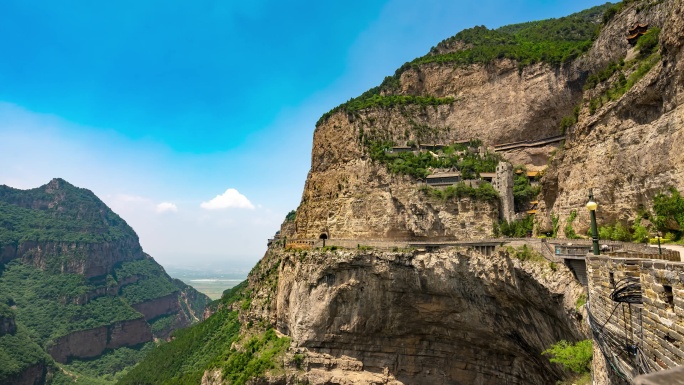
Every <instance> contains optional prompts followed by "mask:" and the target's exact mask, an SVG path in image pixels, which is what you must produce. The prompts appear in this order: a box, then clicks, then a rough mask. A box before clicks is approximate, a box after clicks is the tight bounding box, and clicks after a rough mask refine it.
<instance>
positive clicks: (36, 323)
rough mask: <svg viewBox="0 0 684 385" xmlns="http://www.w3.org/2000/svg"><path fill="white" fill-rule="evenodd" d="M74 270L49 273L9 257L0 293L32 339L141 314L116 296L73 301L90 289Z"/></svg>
mask: <svg viewBox="0 0 684 385" xmlns="http://www.w3.org/2000/svg"><path fill="white" fill-rule="evenodd" d="M91 288H92V287H90V286H89V285H88V284H87V282H86V280H85V278H84V277H83V276H82V275H78V274H50V273H46V272H44V271H41V270H39V269H37V268H35V267H33V266H28V265H24V264H22V263H21V262H19V261H12V262H10V263H8V264H7V265H6V266H5V270H4V271H3V272H2V275H0V293H3V294H5V295H8V296H10V297H11V299H12V300H13V301H14V302H15V303H16V306H17V309H16V314H17V316H16V318H17V321H18V322H20V323H21V324H22V325H24V326H26V328H27V329H28V332H27V333H28V334H29V335H30V336H31V337H32V338H34V340H35V341H37V342H38V343H40V344H41V345H43V346H45V345H47V344H48V343H49V341H51V340H54V339H55V338H58V337H61V336H64V335H66V334H69V333H71V332H74V331H78V330H86V329H92V328H95V327H98V326H104V325H109V324H111V323H114V322H118V321H125V320H131V319H136V318H140V317H142V315H141V314H140V313H138V312H137V311H135V310H133V309H132V308H131V307H130V306H129V305H128V304H126V303H125V302H124V301H123V300H122V299H121V298H119V297H100V298H96V299H94V300H91V301H89V302H88V303H86V304H82V305H79V304H76V303H75V302H76V299H77V298H78V297H79V295H81V294H84V293H86V292H88V291H89V289H91Z"/></svg>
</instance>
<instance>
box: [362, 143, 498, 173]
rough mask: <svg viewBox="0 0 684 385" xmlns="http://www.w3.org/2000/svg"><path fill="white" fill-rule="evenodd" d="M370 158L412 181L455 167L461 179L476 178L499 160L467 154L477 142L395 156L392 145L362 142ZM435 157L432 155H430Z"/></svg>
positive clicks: (492, 168) (472, 152) (491, 154)
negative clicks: (435, 170) (441, 169)
mask: <svg viewBox="0 0 684 385" xmlns="http://www.w3.org/2000/svg"><path fill="white" fill-rule="evenodd" d="M364 145H365V146H366V148H367V149H368V152H369V155H370V158H371V159H372V160H374V161H377V162H380V163H382V164H383V165H385V166H387V168H388V169H389V170H390V172H392V173H394V174H403V175H410V176H412V177H414V178H418V179H424V178H425V177H426V176H428V175H430V171H429V170H428V169H429V168H456V169H458V170H459V172H460V173H461V175H462V176H463V179H475V178H477V177H478V176H479V174H480V173H482V172H494V171H496V166H497V165H498V164H499V162H500V161H501V157H500V156H499V155H498V154H495V153H490V152H488V153H486V154H485V155H484V156H481V155H480V154H479V153H477V152H476V151H469V150H468V148H469V147H477V146H479V145H481V143H480V142H479V141H472V142H471V143H468V144H454V145H451V146H446V147H444V148H443V149H441V150H435V151H432V152H428V151H420V152H417V153H414V152H412V151H406V152H399V153H394V152H391V151H390V150H391V149H392V147H393V146H394V145H395V144H394V143H392V142H374V141H370V140H368V141H365V142H364ZM433 154H434V155H433Z"/></svg>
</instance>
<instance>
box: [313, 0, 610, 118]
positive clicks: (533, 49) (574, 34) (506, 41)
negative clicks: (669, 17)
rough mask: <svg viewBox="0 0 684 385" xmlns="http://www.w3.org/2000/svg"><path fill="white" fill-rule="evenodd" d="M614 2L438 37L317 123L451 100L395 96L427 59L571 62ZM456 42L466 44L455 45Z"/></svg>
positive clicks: (521, 64)
mask: <svg viewBox="0 0 684 385" xmlns="http://www.w3.org/2000/svg"><path fill="white" fill-rule="evenodd" d="M610 5H611V4H610V3H606V4H605V5H600V6H597V7H593V8H590V9H587V10H584V11H582V12H578V13H575V14H572V15H569V16H566V17H561V18H558V19H548V20H541V21H532V22H527V23H521V24H513V25H508V26H504V27H501V28H498V29H495V30H492V29H488V28H487V27H485V26H478V27H473V28H469V29H465V30H463V31H461V32H459V33H457V34H456V35H455V36H452V37H450V38H448V39H446V40H444V41H442V42H440V43H439V44H438V45H437V47H433V48H432V49H431V50H430V52H429V53H428V54H427V55H425V56H422V57H419V58H416V59H414V60H413V61H411V62H408V63H405V64H404V65H402V66H401V67H400V68H399V69H397V70H396V71H395V73H394V75H392V76H387V77H386V78H385V79H384V80H383V82H382V84H380V85H379V86H377V87H374V88H371V89H370V90H368V91H366V92H364V93H363V94H361V95H360V96H359V97H357V98H353V99H350V100H349V101H347V102H346V103H343V104H341V105H339V106H337V107H335V108H333V109H332V110H330V111H329V112H326V113H325V114H323V116H321V118H320V119H319V120H318V122H317V123H316V126H318V125H320V124H321V123H323V122H325V121H327V120H328V118H329V117H330V116H332V115H333V114H334V113H336V112H339V111H345V112H347V113H354V112H356V111H360V110H364V109H367V108H374V107H381V108H389V107H394V106H397V105H408V104H412V105H420V106H428V105H439V104H451V103H453V102H454V99H453V98H450V97H447V98H439V97H434V96H414V95H395V93H396V91H397V90H398V89H399V87H400V78H401V74H402V73H404V72H406V71H407V70H409V69H412V68H419V67H420V66H422V65H425V64H431V63H436V64H440V65H456V66H461V65H470V64H486V63H491V62H492V61H494V60H497V59H504V58H506V59H512V60H515V61H516V62H517V63H518V67H519V68H522V67H524V66H527V65H530V64H534V63H538V62H543V63H548V64H551V65H554V66H559V65H561V64H563V63H567V62H568V61H570V60H572V59H574V58H576V57H578V56H580V55H582V54H583V53H584V52H586V51H587V50H588V49H589V48H590V47H591V44H592V42H593V40H594V39H595V38H596V36H597V35H598V31H599V29H600V25H601V19H602V16H603V14H604V12H605V11H606V10H607V9H609V8H610ZM457 42H460V43H461V44H462V46H461V47H457V48H456V47H454V46H455V45H456V43H457Z"/></svg>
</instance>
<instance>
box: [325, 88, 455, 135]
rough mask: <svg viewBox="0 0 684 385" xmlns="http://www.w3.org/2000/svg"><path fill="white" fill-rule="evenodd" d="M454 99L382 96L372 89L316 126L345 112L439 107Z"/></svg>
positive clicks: (334, 109)
mask: <svg viewBox="0 0 684 385" xmlns="http://www.w3.org/2000/svg"><path fill="white" fill-rule="evenodd" d="M453 102H454V98H451V97H447V98H437V97H434V96H414V95H381V94H380V88H379V87H375V88H372V89H370V90H368V91H366V92H364V93H363V94H361V96H359V97H357V98H352V99H349V101H347V102H346V103H343V104H340V105H339V106H337V107H335V108H333V109H332V110H330V111H328V112H326V113H325V114H323V116H321V118H320V119H318V122H316V126H318V125H320V124H321V123H323V122H325V121H327V120H328V118H330V116H332V115H333V114H334V113H336V112H339V111H344V112H346V113H348V114H353V113H355V112H358V111H362V110H366V109H370V108H392V107H397V106H408V105H414V106H421V107H426V106H439V105H442V104H451V103H453Z"/></svg>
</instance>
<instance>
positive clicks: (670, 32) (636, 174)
mask: <svg viewBox="0 0 684 385" xmlns="http://www.w3.org/2000/svg"><path fill="white" fill-rule="evenodd" d="M646 3H647V2H636V3H634V4H632V5H630V6H628V7H627V8H626V9H625V11H624V12H622V13H620V14H618V15H617V16H616V17H615V19H613V20H612V21H611V23H610V24H609V26H608V28H607V29H608V30H610V31H612V30H615V31H616V32H615V34H614V35H615V36H612V35H609V34H606V33H602V34H601V37H600V38H599V40H597V42H596V43H595V46H594V48H593V49H592V54H594V55H604V56H605V57H606V58H612V59H613V60H617V59H618V58H621V57H625V56H626V55H628V54H631V53H630V47H629V46H628V45H627V44H626V43H623V44H619V45H612V46H611V45H608V44H606V43H605V41H606V40H608V39H610V38H613V39H614V40H616V41H623V40H624V36H623V34H624V32H622V31H624V30H626V28H627V26H629V25H631V24H633V23H635V22H637V21H639V22H641V23H648V24H649V25H650V26H651V27H662V32H661V35H660V42H661V60H660V61H659V62H658V63H657V64H656V65H655V66H654V67H653V68H652V69H651V70H650V71H649V72H648V73H647V74H646V75H645V76H644V77H643V78H641V80H640V81H638V82H637V83H636V84H635V85H634V86H633V87H632V88H631V89H630V90H629V91H628V92H627V93H625V94H624V95H623V96H622V97H620V98H619V99H617V100H614V101H610V102H607V103H605V104H604V105H603V106H602V107H601V108H599V109H598V110H597V111H596V112H595V113H594V114H593V115H590V114H589V112H588V109H587V108H586V105H585V108H584V109H583V111H582V114H581V115H580V119H579V123H578V124H577V125H576V127H574V128H573V130H571V132H570V135H569V136H568V138H567V140H566V142H565V146H564V149H563V150H562V151H560V152H559V153H558V154H557V156H556V159H555V160H554V162H553V163H552V166H551V167H550V169H549V170H548V171H547V172H546V175H545V177H544V179H543V189H542V193H543V199H542V201H541V202H540V209H539V212H538V213H539V214H538V218H537V220H538V222H539V224H540V228H549V227H550V213H555V214H558V215H559V216H560V223H565V219H566V218H567V217H568V216H569V215H570V213H571V212H572V210H577V211H578V213H579V216H578V220H577V225H576V226H575V230H576V231H577V233H585V232H586V230H587V227H588V223H589V219H588V213H587V211H586V210H584V209H583V207H584V205H585V204H586V202H587V200H588V198H587V195H588V190H589V189H590V188H591V189H593V192H594V196H595V197H596V199H597V202H599V211H598V213H597V216H598V220H599V222H600V223H614V222H616V221H620V222H623V223H624V222H628V221H630V220H633V219H634V218H635V217H636V215H637V212H638V211H639V210H643V209H649V208H650V207H651V206H652V198H653V196H654V195H655V194H657V193H659V192H661V191H663V190H665V189H666V188H668V187H670V186H673V187H676V188H678V189H679V190H682V189H684V171H683V169H682V164H684V156H682V152H681V148H682V147H683V146H684V130H683V129H682V128H684V106H683V103H684V75H682V74H683V73H684V61H683V59H684V57H682V55H683V53H682V35H683V34H684V23H683V22H682V7H683V6H682V2H681V1H676V0H669V1H664V2H657V3H656V5H653V6H650V7H644V4H646ZM621 34H622V35H621ZM618 36H619V38H618ZM592 96H593V95H592V94H591V93H588V94H587V96H586V97H587V98H588V97H592ZM585 102H586V101H585ZM561 227H562V226H561Z"/></svg>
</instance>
